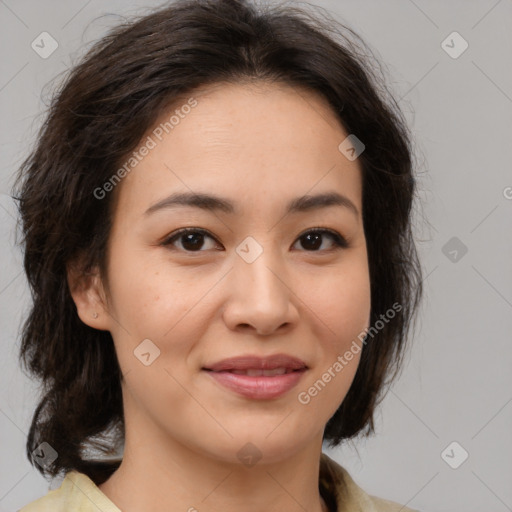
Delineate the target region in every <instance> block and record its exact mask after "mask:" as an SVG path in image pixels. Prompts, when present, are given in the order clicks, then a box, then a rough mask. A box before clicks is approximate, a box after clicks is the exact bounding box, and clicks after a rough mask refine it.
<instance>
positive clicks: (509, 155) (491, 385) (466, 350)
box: [0, 0, 512, 512]
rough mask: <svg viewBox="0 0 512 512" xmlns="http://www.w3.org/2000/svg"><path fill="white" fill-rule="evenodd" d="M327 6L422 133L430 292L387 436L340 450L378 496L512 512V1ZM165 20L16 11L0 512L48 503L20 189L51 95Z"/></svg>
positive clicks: (6, 105)
mask: <svg viewBox="0 0 512 512" xmlns="http://www.w3.org/2000/svg"><path fill="white" fill-rule="evenodd" d="M312 3H313V4H314V5H317V6H320V7H323V8H326V9H328V10H329V11H331V12H332V13H333V15H334V16H335V17H336V18H337V19H339V20H340V21H342V22H344V23H347V24H348V25H349V26H351V27H352V28H354V29H355V30H356V32H358V33H359V34H360V35H361V36H362V37H363V38H364V39H365V40H366V41H367V43H368V44H369V45H370V47H371V48H372V49H373V50H374V51H375V53H376V55H377V57H378V58H379V59H382V60H383V61H384V62H385V63H386V65H387V67H388V70H389V73H390V76H391V86H392V88H393V90H394V91H395V94H396V96H397V98H399V99H400V105H401V107H402V108H403V110H404V112H405V114H406V117H407V120H408V121H409V123H410V125H411V127H412V128H413V131H414V134H415V137H416V148H417V152H418V153H417V154H418V155H419V156H418V159H419V168H418V172H419V173H420V175H419V186H420V193H419V195H420V199H421V201H420V203H421V204H420V203H418V204H417V210H418V214H417V220H416V224H417V228H416V236H417V242H418V246H419V249H420V256H421V258H422V265H423V267H424V271H425V283H424V284H425V292H426V295H425V301H424V303H423V306H422V309H421V313H420V322H419V324H418V328H417V329H416V335H415V337H414V344H413V348H412V350H411V351H410V353H409V357H408V359H407V362H408V365H407V367H406V368H405V369H404V371H403V373H402V376H401V378H400V380H399V381H398V382H397V383H396V385H395V386H394V387H393V388H392V390H391V391H390V392H389V393H388V395H387V397H386V399H385V400H384V402H383V405H382V407H381V408H380V409H379V413H378V415H377V418H378V421H377V435H376V436H375V437H374V438H372V439H369V440H358V441H355V442H353V443H350V445H348V446H346V447H344V448H341V449H336V450H328V449H325V451H326V452H327V453H328V454H329V455H331V456H332V457H334V458H335V459H336V460H338V461H339V462H340V463H341V464H342V465H344V466H345V467H346V468H347V469H348V470H349V472H350V473H351V475H352V476H353V478H354V479H355V480H356V482H357V483H358V484H359V485H361V486H362V487H363V488H364V489H365V490H366V491H367V492H369V493H370V494H375V495H378V496H382V497H386V498H388V499H392V500H395V501H398V502H401V503H403V504H407V505H408V506H409V507H412V508H417V509H420V510H422V511H424V512H445V511H446V512H448V511H454V512H455V511H457V512H458V511H461V510H464V511H466V512H472V511H479V512H480V511H481V510H485V511H486V512H504V511H506V510H512V485H511V482H512V438H511V435H510V432H511V431H512V428H511V427H512V403H511V402H512V386H511V381H512V377H511V371H510V368H511V360H512V343H511V335H510V333H511V331H512V329H511V327H512V315H511V313H512V270H511V265H510V263H511V255H512V237H511V233H512V229H511V228H512V199H511V198H512V188H511V187H512V173H511V164H510V162H511V161H512V150H511V147H512V144H511V134H512V115H511V114H512V71H511V70H512V68H511V55H512V51H511V50H512V30H511V26H512V24H511V22H512V2H511V1H510V0H500V1H496V0H489V1H487V0H480V1H454V0H451V1H428V2H427V1H425V0H424V1H420V0H415V1H412V0H392V1H386V2H380V1H377V0H375V1H370V0H364V1H348V0H342V1H335V0H330V1H328V0H323V1H321V0H316V1H315V2H312ZM156 5H158V4H156V3H155V2H150V1H147V2H143V1H139V2H130V1H121V0H118V1H113V0H109V1H102V2H100V0H89V1H86V0H72V1H67V2H57V1H53V0H52V1H49V0H47V1H44V2H41V1H36V0H32V1H27V0H25V1H14V0H4V1H1V0H0V19H1V21H0V27H1V30H0V38H1V53H2V59H1V79H0V102H1V112H2V116H1V119H2V121H1V151H2V158H1V162H2V170H1V174H0V232H1V236H2V242H3V243H2V244H1V247H0V257H1V260H2V269H1V274H0V318H1V326H2V348H3V351H2V353H3V357H2V358H1V359H0V399H1V402H0V433H1V439H2V441H1V447H0V511H13V510H17V509H18V508H20V507H21V506H22V505H25V504H27V503H28V502H29V501H32V500H33V499H35V498H37V497H39V496H42V495H44V494H46V492H47V490H48V483H47V482H46V481H45V480H44V479H43V478H42V477H41V476H40V475H39V473H38V472H37V471H36V470H35V469H32V468H31V466H30V465H29V463H28V461H27V460H26V458H25V453H24V451H25V446H24V444H25V437H26V433H27V431H28V428H29V422H30V419H31V416H32V413H33V410H34V407H35V404H36V398H37V390H38V387H37V385H36V383H34V382H32V381H31V380H30V379H29V378H28V377H26V376H25V375H24V374H23V373H22V371H21V369H20V368H19V367H18V364H17V351H18V343H19V337H18V332H19V327H20V323H21V320H22V317H23V315H24V313H25V312H26V310H27V305H28V299H29V294H28V288H27V285H26V282H25V278H24V275H23V273H22V266H21V256H20V252H19V249H18V248H16V247H15V246H14V226H15V220H14V219H15V207H14V203H13V201H12V199H11V198H10V195H9V193H10V190H11V186H12V178H13V174H14V172H15V169H16V168H17V166H18V165H19V164H20V163H21V161H22V159H23V158H24V156H26V154H27V151H28V149H29V146H30V144H31V143H32V142H33V140H34V135H35V133H36V129H37V128H38V127H39V123H40V122H41V119H42V117H41V112H42V109H43V107H44V103H43V102H42V100H41V97H42V94H43V95H44V94H45V93H47V91H48V89H45V85H46V84H47V83H48V82H49V81H50V80H51V79H52V78H54V77H55V76H56V75H57V74H58V73H60V72H62V71H65V70H66V69H67V67H69V66H70V65H71V64H72V63H73V62H76V59H77V58H78V57H79V56H80V55H81V54H82V53H83V51H84V48H85V47H86V46H87V45H88V44H89V43H90V42H91V41H93V40H95V39H97V38H98V37H100V36H101V35H102V34H103V33H104V31H105V30H106V28H107V27H108V26H109V25H113V24H115V23H116V22H117V21H119V17H118V15H123V14H138V13H142V12H144V8H145V7H147V6H156ZM106 13H109V14H112V15H109V16H106V17H102V18H101V19H97V20H95V19H96V18H98V17H99V16H100V15H103V14H106ZM43 31H47V32H49V33H50V34H51V35H52V36H53V37H54V38H55V39H56V40H57V42H58V44H59V46H58V48H57V50H56V51H55V52H54V53H53V54H52V55H51V56H50V57H49V58H47V59H43V58H41V57H40V56H39V55H38V54H36V53H35V51H34V50H33V49H32V48H31V42H32V41H33V40H34V39H35V38H36V37H37V36H38V35H39V34H40V33H41V32H43ZM453 31H457V32H459V33H460V34H461V35H462V37H463V38H464V39H465V40H466V41H467V42H468V44H469V47H468V49H467V50H466V51H465V52H464V53H463V54H462V55H460V56H459V57H458V58H456V59H454V58H452V57H450V56H449V55H448V54H447V53H446V51H445V50H444V49H443V47H442V46H441V43H442V41H443V40H445V39H446V37H447V36H448V35H449V34H451V33H452V32H453ZM448 44H450V45H452V46H455V49H456V48H458V47H460V42H459V41H455V42H454V43H453V44H452V43H451V42H450V43H448ZM507 187H508V188H507ZM427 224H428V225H427ZM453 237H456V239H455V240H452V241H451V242H450V240H451V239H452V238H453ZM446 244H448V245H446ZM462 244H464V246H466V247H467V250H468V252H467V253H466V254H465V255H463V256H462V257H461V255H462V252H461V250H460V249H461V247H462ZM453 249H455V250H456V251H457V256H456V257H454V254H455V253H453V252H452V254H451V255H450V253H449V251H453ZM454 259H455V261H453V260H454ZM453 441H456V442H457V443H458V444H459V445H460V446H461V447H462V448H463V449H465V450H466V451H467V452H468V454H469V458H468V459H467V460H466V461H465V462H464V463H463V464H462V465H460V466H459V467H458V469H453V468H452V467H450V466H449V465H448V464H447V462H445V460H449V461H450V462H451V463H452V465H453V464H455V463H458V462H460V460H461V459H460V453H461V449H462V448H459V447H456V448H455V449H454V451H453V452H452V451H450V450H448V452H447V453H448V456H447V455H446V452H444V450H445V448H447V447H448V446H449V445H450V443H452V442H453ZM443 453H445V455H444V458H443V456H442V454H443ZM59 483H60V482H55V481H54V482H53V485H52V488H53V487H56V486H58V484H59Z"/></svg>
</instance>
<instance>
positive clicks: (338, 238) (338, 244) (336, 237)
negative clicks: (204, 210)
mask: <svg viewBox="0 0 512 512" xmlns="http://www.w3.org/2000/svg"><path fill="white" fill-rule="evenodd" d="M191 233H194V234H201V235H206V236H208V237H210V238H212V239H213V240H214V241H215V242H216V243H217V244H219V242H218V241H217V240H216V238H215V237H214V236H213V235H211V234H210V233H209V232H208V231H206V230H205V229H202V228H183V229H180V230H178V231H175V232H174V233H172V234H171V235H170V236H168V237H167V238H165V239H164V240H163V241H162V243H161V244H160V245H162V246H166V247H168V246H170V245H172V244H173V242H174V241H175V240H177V239H179V238H180V237H181V236H183V235H188V234H191ZM311 233H314V234H323V235H325V234H327V235H330V237H331V238H332V240H333V241H334V244H335V247H334V248H333V249H324V250H323V251H322V250H320V251H318V250H317V251H307V250H306V251H305V252H312V253H315V252H320V253H321V252H326V251H333V250H341V249H347V248H349V247H350V244H349V243H348V241H347V239H346V238H345V237H343V236H342V235H340V234H339V233H338V232H336V231H334V230H332V229H328V228H322V227H315V228H310V229H308V230H307V231H304V232H303V233H302V234H301V235H299V236H298V237H297V240H300V239H301V238H302V237H304V236H306V235H308V234H311ZM219 245H220V244H219ZM294 245H295V243H294ZM178 250H181V249H178ZM183 252H186V253H201V252H205V251H201V250H199V251H187V250H184V251H183Z"/></svg>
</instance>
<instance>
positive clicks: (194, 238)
mask: <svg viewBox="0 0 512 512" xmlns="http://www.w3.org/2000/svg"><path fill="white" fill-rule="evenodd" d="M202 236H203V235H202V234H201V233H187V234H186V235H185V242H184V243H183V247H185V248H186V249H197V248H198V247H200V246H201V241H200V240H198V238H200V237H202ZM187 244H189V247H187Z"/></svg>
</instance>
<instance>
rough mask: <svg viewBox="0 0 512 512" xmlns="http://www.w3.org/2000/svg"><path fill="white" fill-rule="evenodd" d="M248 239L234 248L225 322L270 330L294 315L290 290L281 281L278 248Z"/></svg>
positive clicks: (281, 268)
mask: <svg viewBox="0 0 512 512" xmlns="http://www.w3.org/2000/svg"><path fill="white" fill-rule="evenodd" d="M250 238H251V237H248V239H246V240H244V242H242V243H241V244H240V245H239V246H238V247H237V250H236V252H237V254H236V258H235V261H234V268H233V275H232V279H233V281H232V282H233V288H232V292H233V293H232V294H231V297H230V305H229V306H228V308H227V310H226V312H227V313H226V314H227V316H226V321H227V322H228V323H229V324H231V327H232V328H234V327H236V325H241V324H243V325H245V326H247V325H250V326H252V327H253V328H255V329H256V330H257V331H258V332H260V333H271V332H273V331H274V330H275V329H278V328H279V327H280V326H281V325H283V324H287V323H290V322H291V321H293V319H294V318H295V317H293V316H292V313H291V312H292V311H293V307H292V304H291V303H290V293H291V292H290V290H289V289H288V287H287V286H286V284H285V283H286V278H285V276H284V270H283V269H284V265H283V262H282V261H281V259H280V256H279V250H278V249H277V248H274V249H273V248H272V247H270V245H269V246H263V244H260V243H259V242H257V241H256V240H255V239H250ZM265 245H266V244H265Z"/></svg>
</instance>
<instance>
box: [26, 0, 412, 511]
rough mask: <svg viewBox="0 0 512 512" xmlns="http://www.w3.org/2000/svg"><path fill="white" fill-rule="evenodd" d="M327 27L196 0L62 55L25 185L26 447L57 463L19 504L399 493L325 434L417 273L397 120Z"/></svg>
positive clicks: (338, 431) (383, 368) (366, 391)
mask: <svg viewBox="0 0 512 512" xmlns="http://www.w3.org/2000/svg"><path fill="white" fill-rule="evenodd" d="M330 23H332V24H330ZM334 27H336V25H335V24H334V22H332V20H331V21H330V22H329V21H327V20H323V21H321V20H320V19H319V17H318V16H313V15H311V14H310V13H308V12H307V11H305V10H299V9H298V8H293V7H285V6H275V7H268V8H259V9H256V7H255V6H253V5H251V4H250V3H249V2H245V1H236V0H204V1H194V0H183V1H179V2H174V3H172V4H171V5H169V6H168V7H166V8H164V9H160V10H158V11H156V12H154V13H152V14H150V15H147V16H145V17H143V18H141V19H139V20H137V21H134V22H131V23H128V24H126V25H123V26H120V27H118V28H116V29H115V30H114V31H112V32H111V33H110V34H109V35H107V36H106V37H105V38H103V39H102V40H101V41H99V42H98V43H97V44H96V45H95V47H94V48H92V49H91V51H90V52H89V53H88V54H87V55H86V57H85V58H84V59H83V61H82V62H81V63H80V64H79V65H77V66H76V67H75V68H74V69H73V70H72V72H71V74H70V76H69V77H68V79H67V80H66V83H65V84H64V85H63V86H62V88H61V90H60V91H59V93H58V94H57V96H56V98H55V101H54V102H53V104H52V106H51V109H50V112H49V115H48V118H47V121H46V123H45V124H44V126H43V128H42V129H41V133H40V137H39V140H38V143H37V147H36V148H35V149H34V151H33V153H32V154H31V155H30V157H29V158H28V159H27V160H26V161H25V163H24V164H23V166H22V168H21V170H20V174H19V178H18V182H17V184H16V187H17V188H16V194H17V196H18V200H19V209H20V215H21V219H22V224H23V232H24V250H25V260H24V262H25V271H26V273H27V276H28V280H29V283H30V286H31V290H32V293H33V307H32V310H31V312H30V315H29V316H28V318H27V320H26V323H25V325H24V330H23V338H22V347H21V354H20V355H21V358H22V360H23V362H24V363H25V365H26V366H27V368H28V369H29V370H30V371H31V372H32V373H33V375H34V376H35V377H37V378H39V379H41V380H42V382H43V383H44V384H45V393H44V395H43V396H42V398H41V401H40V404H39V406H38V408H37V410H36V411H35V414H34V418H33V422H32V425H31V429H30V433H29V436H28V440H27V455H28V457H29V459H30V460H31V462H32V463H33V464H34V465H35V466H36V467H37V468H38V470H39V471H41V473H42V474H43V475H45V476H52V477H53V476H56V475H58V474H62V475H65V478H64V481H63V482H62V484H61V486H60V488H59V489H56V490H54V491H51V492H49V493H48V494H47V496H44V497H42V498H40V499H39V500H36V501H35V502H33V503H31V504H29V505H27V506H26V507H24V508H23V509H22V512H33V511H46V510H48V511H49V510H51V511H52V512H57V511H64V510H66V511H70V510H80V511H85V510H87V511H88V510H98V509H99V510H102V511H103V512H111V511H117V510H123V511H124V512H131V511H153V510H155V511H156V510H164V509H165V510H166V511H171V512H174V511H178V510H180V511H183V510H188V511H194V510H198V511H206V510H212V511H213V510H224V511H230V510H235V509H236V510H241V509H243V510H249V511H260V510H287V511H299V510H308V511H311V512H321V511H322V512H325V511H352V510H354V511H355V510H365V512H369V511H391V510H402V511H408V510H411V509H409V508H406V507H401V505H398V504H397V503H394V502H391V501H389V500H386V499H384V498H378V497H375V496H371V495H370V494H367V493H366V492H365V491H364V490H363V489H362V488H360V487H359V486H358V485H357V484H356V483H355V481H354V480H353V479H352V478H351V477H350V475H349V474H348V472H347V471H346V470H345V469H344V468H343V467H342V466H340V465H339V464H337V463H336V462H335V461H333V460H332V459H330V458H329V457H328V456H327V455H325V454H323V453H322V442H323V441H327V442H329V443H330V446H336V445H339V444H340V443H341V442H342V441H344V440H347V439H350V438H353V437H355V436H357V435H358V434H363V435H369V434H370V433H372V432H373V429H374V423H373V415H374V412H375V409H376V407H377V405H378V403H379V402H380V400H381V399H382V397H383V391H384V389H385V386H386V385H387V384H389V383H390V382H391V381H392V380H393V378H394V377H396V375H397V373H398V370H399V368H400V367H401V361H402V358H403V354H404V350H405V347H406V340H407V335H408V331H409V327H410V326H411V323H412V320H413V317H414V315H415V313H416V310H417V306H418V304H419V301H420V297H421V294H422V287H421V268H420V265H419V262H418V259H417V253H416V248H415V246H414V242H413V238H412V231H411V211H412V210H411V207H412V202H413V198H414V192H415V186H414V178H413V175H412V158H411V149H410V147H411V146H410V139H409V134H408V131H407V129H406V125H405V122H404V120H403V118H402V116H401V112H400V110H399V109H398V107H397V105H396V103H394V102H393V99H392V97H391V96H390V97H389V98H386V97H384V92H383V91H385V90H386V89H385V86H383V84H382V83H381V82H379V81H378V79H377V78H376V76H374V75H373V74H372V73H371V71H370V67H369V66H368V65H367V63H366V64H365V61H364V60H361V59H362V58H363V57H362V54H361V53H360V48H359V47H358V46H357V44H356V42H355V41H353V40H351V39H350V38H349V37H348V35H350V34H351V35H353V36H355V34H353V33H351V32H350V31H349V30H348V29H347V28H345V27H342V26H340V25H338V26H337V31H336V30H334ZM346 34H348V35H346ZM356 38H357V36H356ZM361 43H362V42H361ZM378 91H380V92H378ZM92 450H96V451H98V450H99V452H100V453H99V455H98V454H96V456H94V454H92V455H91V453H92ZM117 452H122V453H121V454H120V456H119V457H118V458H115V455H116V454H117ZM109 456H110V457H109ZM112 456H114V458H112Z"/></svg>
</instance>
